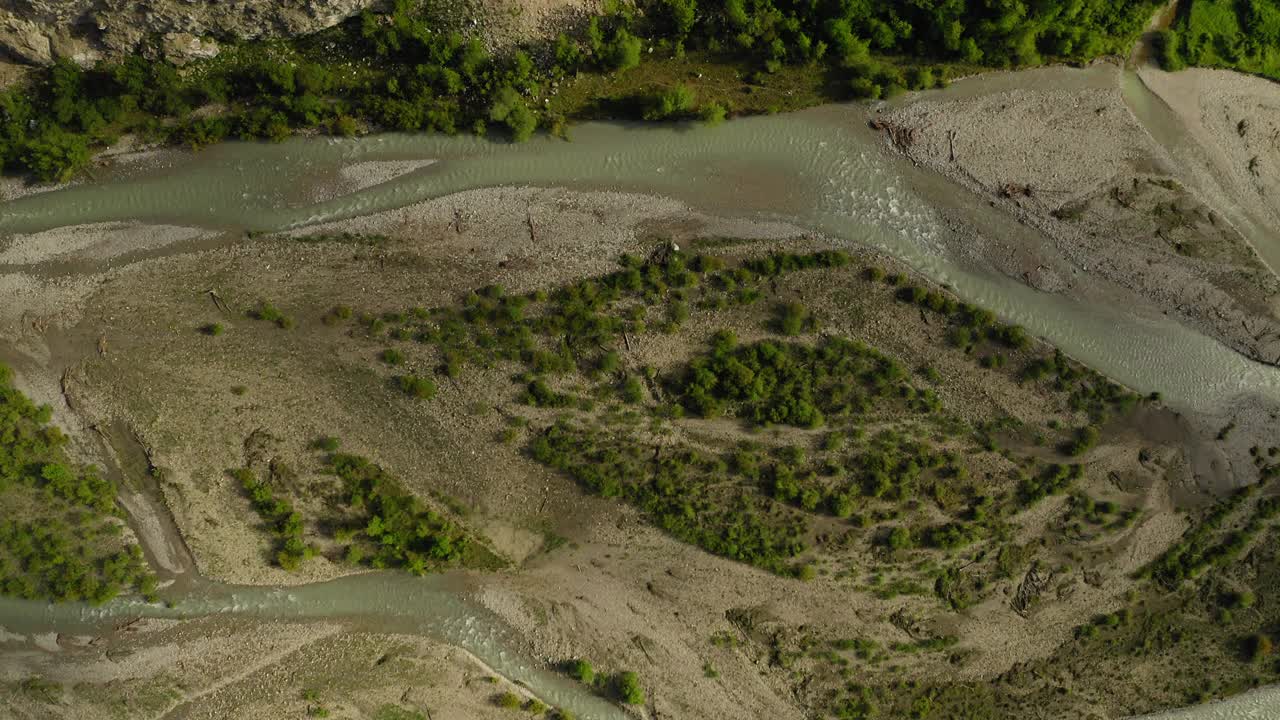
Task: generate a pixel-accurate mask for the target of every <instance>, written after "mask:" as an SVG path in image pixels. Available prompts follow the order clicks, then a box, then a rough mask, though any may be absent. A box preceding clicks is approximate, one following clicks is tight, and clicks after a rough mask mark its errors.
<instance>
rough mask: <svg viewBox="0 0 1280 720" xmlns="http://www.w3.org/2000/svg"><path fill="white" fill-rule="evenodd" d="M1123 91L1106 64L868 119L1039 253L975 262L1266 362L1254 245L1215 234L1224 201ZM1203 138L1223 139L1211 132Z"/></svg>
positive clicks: (955, 94) (1269, 304)
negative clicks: (1117, 301) (1117, 297)
mask: <svg viewBox="0 0 1280 720" xmlns="http://www.w3.org/2000/svg"><path fill="white" fill-rule="evenodd" d="M1145 72H1146V71H1144V73H1145ZM1181 78H1182V75H1177V76H1174V77H1173V79H1172V80H1171V82H1182V80H1181ZM1120 82H1121V75H1120V70H1119V68H1116V67H1114V66H1110V65H1106V64H1098V65H1095V66H1093V67H1090V68H1087V69H1085V70H1075V69H1071V68H1047V69H1042V70H1033V71H1029V72H1028V73H1026V74H1023V73H1018V74H995V75H990V76H979V77H975V78H970V79H967V80H964V81H961V82H959V83H957V84H956V85H954V86H953V87H952V88H951V89H949V90H946V91H933V92H926V93H919V94H916V95H914V96H912V97H911V98H910V99H908V100H906V101H903V102H902V103H901V104H900V106H898V107H895V108H893V109H890V110H887V111H886V112H884V113H881V114H880V115H877V116H876V117H877V120H878V121H880V122H882V123H885V124H886V125H887V126H888V128H889V130H888V131H887V132H886V135H887V136H890V137H892V138H893V139H894V140H895V141H896V145H897V147H898V148H899V149H900V150H901V151H902V152H903V153H904V154H906V155H907V156H908V157H909V158H911V159H912V160H914V161H916V162H917V163H920V164H922V165H924V166H926V167H928V168H930V169H933V170H935V171H937V172H938V173H940V174H942V175H943V176H945V177H947V178H950V179H951V180H953V181H955V182H957V183H959V184H960V185H962V186H964V187H966V188H968V189H970V190H972V191H973V192H976V193H977V194H979V195H980V196H981V197H984V198H989V201H990V202H991V204H992V205H993V206H996V207H999V208H1002V209H1004V210H1005V211H1006V212H1007V213H1009V215H1010V216H1012V217H1013V218H1015V219H1016V220H1017V221H1018V222H1019V223H1022V224H1024V225H1028V226H1030V227H1032V228H1035V229H1037V230H1039V231H1041V232H1043V234H1044V237H1045V239H1046V240H1047V242H1046V243H1045V244H1044V245H1043V246H1042V247H1033V246H1028V245H1025V244H1018V243H1014V242H1010V241H1008V240H1006V241H1004V242H1003V243H1002V241H1001V239H1000V238H986V239H985V240H986V244H985V245H984V246H981V247H980V249H979V250H977V252H980V253H981V254H980V257H981V259H982V261H983V262H988V263H991V264H992V265H994V266H995V267H997V268H999V269H1001V270H1003V271H1004V272H1006V273H1008V274H1010V275H1014V276H1016V277H1020V278H1022V279H1023V280H1024V281H1026V282H1027V283H1028V284H1031V285H1033V286H1035V287H1038V288H1041V289H1044V290H1047V291H1051V292H1067V293H1076V292H1078V291H1079V290H1081V289H1084V287H1087V284H1086V283H1083V282H1081V276H1090V277H1094V278H1096V279H1099V280H1102V281H1105V282H1109V283H1114V284H1116V285H1118V286H1120V287H1123V288H1126V289H1127V290H1129V291H1131V292H1133V293H1135V294H1137V295H1138V296H1140V297H1141V298H1142V299H1143V300H1144V301H1145V302H1150V303H1153V304H1155V305H1156V306H1157V307H1159V308H1161V309H1163V310H1164V312H1166V313H1167V314H1172V315H1175V316H1177V317H1181V318H1183V319H1184V320H1185V321H1187V322H1189V323H1190V324H1192V325H1194V326H1195V327H1197V328H1198V329H1200V330H1201V331H1203V332H1205V333H1207V334H1210V335H1213V336H1215V337H1218V338H1220V339H1221V340H1222V341H1223V342H1225V343H1227V344H1228V345H1230V346H1232V347H1234V348H1236V349H1238V350H1239V351H1241V352H1243V353H1245V354H1246V355H1249V356H1251V357H1255V358H1257V359H1260V360H1264V361H1267V362H1275V361H1276V360H1277V359H1280V321H1278V320H1277V312H1276V303H1277V297H1278V296H1277V293H1280V281H1278V280H1277V278H1276V276H1275V275H1274V273H1272V272H1271V270H1270V269H1269V268H1268V267H1267V266H1266V264H1265V263H1264V262H1263V261H1262V258H1261V257H1260V256H1259V253H1258V252H1257V251H1256V250H1255V247H1254V246H1253V245H1251V242H1253V240H1254V239H1253V238H1252V237H1250V236H1249V235H1248V234H1245V235H1242V234H1241V233H1240V232H1238V231H1237V229H1236V228H1235V227H1234V226H1233V225H1232V224H1231V223H1229V222H1225V221H1224V220H1223V210H1221V209H1219V208H1220V207H1221V204H1222V203H1221V202H1220V201H1221V197H1220V196H1219V195H1217V194H1214V193H1206V192H1202V191H1200V189H1199V188H1200V185H1202V184H1203V183H1198V182H1196V178H1195V176H1196V175H1197V173H1198V170H1197V169H1196V168H1195V166H1194V164H1188V163H1185V162H1181V160H1180V158H1177V157H1174V156H1173V155H1171V154H1170V151H1169V150H1168V149H1167V148H1165V147H1164V146H1162V145H1161V144H1159V143H1157V142H1156V141H1155V140H1154V139H1153V138H1152V136H1151V135H1149V134H1148V132H1147V130H1146V129H1145V128H1144V127H1143V125H1142V124H1141V123H1140V122H1139V121H1138V120H1137V119H1136V118H1135V117H1134V115H1133V113H1132V112H1131V111H1130V109H1129V107H1128V105H1127V104H1126V101H1125V97H1124V95H1123V93H1122V90H1121V87H1120ZM1248 87H1249V90H1250V92H1252V93H1253V95H1252V98H1253V100H1254V102H1265V100H1264V98H1266V97H1276V98H1280V90H1277V89H1276V88H1275V86H1274V85H1271V84H1267V86H1266V87H1263V86H1258V85H1253V84H1249V85H1248ZM1041 88H1044V89H1041ZM1214 132H1216V133H1217V135H1215V137H1219V138H1221V137H1222V128H1221V127H1217V128H1215V131H1214ZM1259 136H1260V137H1265V135H1263V128H1262V123H1259ZM1255 193H1256V191H1255ZM1020 241H1021V238H1019V242H1020ZM1077 286H1082V287H1081V288H1077Z"/></svg>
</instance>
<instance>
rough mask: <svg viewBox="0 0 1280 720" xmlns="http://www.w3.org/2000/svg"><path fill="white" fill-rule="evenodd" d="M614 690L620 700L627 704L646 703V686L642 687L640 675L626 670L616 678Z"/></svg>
mask: <svg viewBox="0 0 1280 720" xmlns="http://www.w3.org/2000/svg"><path fill="white" fill-rule="evenodd" d="M614 691H615V693H616V694H617V697H618V699H619V700H621V701H622V702H623V703H626V704H627V705H643V704H644V688H642V687H640V676H639V675H636V674H635V673H633V672H631V671H629V670H624V671H623V672H620V673H618V675H617V677H616V678H615V679H614Z"/></svg>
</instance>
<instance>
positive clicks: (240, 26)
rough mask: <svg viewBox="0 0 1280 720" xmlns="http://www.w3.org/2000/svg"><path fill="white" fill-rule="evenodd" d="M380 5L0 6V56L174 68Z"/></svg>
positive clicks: (356, 1)
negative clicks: (157, 61)
mask: <svg viewBox="0 0 1280 720" xmlns="http://www.w3.org/2000/svg"><path fill="white" fill-rule="evenodd" d="M379 4H381V3H380V2H379V0H0V55H7V56H9V58H10V59H12V60H15V61H17V62H23V63H27V64H32V65H47V64H49V63H51V62H53V61H54V60H55V59H57V58H59V57H70V58H72V59H74V60H77V61H79V62H91V61H92V60H94V59H96V58H98V57H102V56H108V57H110V56H117V55H121V54H124V53H129V52H134V51H138V50H144V51H147V52H151V53H156V54H163V55H164V56H166V57H168V58H169V59H171V60H173V61H175V62H179V63H181V62H185V61H188V60H191V59H194V58H199V57H209V56H211V55H215V54H217V50H218V40H224V39H230V38H237V39H252V38H261V37H278V36H285V35H303V34H307V33H311V32H315V31H317V30H322V29H324V28H327V27H331V26H333V25H336V24H338V23H339V22H341V21H342V20H344V19H346V18H348V17H350V16H352V15H354V14H356V13H358V12H360V11H361V10H363V9H364V8H366V7H370V6H375V5H379Z"/></svg>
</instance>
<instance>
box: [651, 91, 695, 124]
mask: <svg viewBox="0 0 1280 720" xmlns="http://www.w3.org/2000/svg"><path fill="white" fill-rule="evenodd" d="M696 102H697V98H696V97H695V96H694V94H693V89H692V88H690V87H689V86H688V85H684V84H683V83H682V84H680V85H676V86H675V87H673V88H670V89H668V90H664V91H663V92H661V93H659V94H658V95H657V96H655V97H653V98H650V100H649V102H648V103H647V104H648V107H646V108H645V110H644V119H645V120H668V119H671V118H675V117H681V116H683V115H685V114H687V113H688V112H689V111H691V110H692V109H693V106H694V103H696Z"/></svg>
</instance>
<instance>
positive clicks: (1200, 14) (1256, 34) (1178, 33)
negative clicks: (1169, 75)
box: [1160, 0, 1280, 80]
mask: <svg viewBox="0 0 1280 720" xmlns="http://www.w3.org/2000/svg"><path fill="white" fill-rule="evenodd" d="M1161 41H1162V42H1161V44H1160V50H1161V61H1162V63H1163V64H1164V66H1165V68H1166V69H1169V70H1178V69H1180V68H1182V67H1184V66H1186V65H1201V66H1206V67H1222V68H1230V69H1233V70H1240V71H1242V72H1248V73H1255V74H1258V75H1263V76H1265V77H1269V78H1272V79H1274V80H1280V3H1277V1H1276V0H1192V1H1191V2H1184V3H1182V4H1181V5H1180V6H1179V8H1178V17H1177V18H1176V20H1175V22H1174V25H1173V29H1171V30H1169V31H1166V32H1165V33H1163V34H1162V38H1161Z"/></svg>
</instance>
